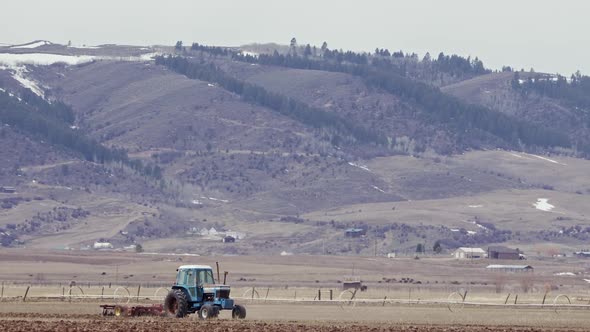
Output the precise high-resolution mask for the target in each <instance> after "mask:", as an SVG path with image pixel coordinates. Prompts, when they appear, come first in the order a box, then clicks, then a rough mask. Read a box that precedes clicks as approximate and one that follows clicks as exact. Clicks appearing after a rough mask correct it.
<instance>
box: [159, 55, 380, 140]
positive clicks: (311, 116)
mask: <svg viewBox="0 0 590 332" xmlns="http://www.w3.org/2000/svg"><path fill="white" fill-rule="evenodd" d="M156 64H158V65H163V66H166V67H168V68H170V69H171V70H174V71H176V72H178V73H180V74H183V75H185V76H187V77H189V78H192V79H199V80H203V81H207V82H213V83H217V84H219V85H220V86H221V87H223V88H224V89H226V90H228V91H230V92H233V93H236V94H238V95H240V96H241V97H242V98H244V100H246V101H248V102H252V103H255V104H258V105H261V106H264V107H267V108H270V109H271V110H274V111H276V112H278V113H280V114H283V115H285V116H288V117H290V118H292V119H295V120H297V121H300V122H302V123H304V124H306V125H309V126H311V127H314V128H323V129H327V130H329V131H331V134H332V137H331V138H330V139H331V140H332V142H335V141H337V142H341V141H343V140H347V139H348V140H349V141H350V142H351V143H354V142H356V143H373V144H376V145H386V144H387V142H388V141H387V138H386V137H385V136H383V135H380V134H378V133H375V132H374V131H372V130H369V129H366V128H364V127H362V126H360V125H358V124H356V123H354V122H353V121H351V120H349V119H346V118H344V117H342V116H340V115H338V114H336V113H333V112H328V111H325V110H322V109H318V108H314V107H311V106H309V105H307V104H305V103H303V102H301V101H297V100H295V99H293V98H289V97H286V96H284V95H281V94H278V93H274V92H270V91H267V90H266V89H264V88H263V87H261V86H258V85H255V84H251V83H247V82H244V81H242V80H239V79H237V78H234V77H232V76H230V75H229V74H227V73H225V72H224V71H222V70H221V69H219V68H217V67H216V66H215V65H214V64H211V63H204V62H197V61H190V60H188V59H187V58H184V57H180V56H159V57H157V58H156Z"/></svg>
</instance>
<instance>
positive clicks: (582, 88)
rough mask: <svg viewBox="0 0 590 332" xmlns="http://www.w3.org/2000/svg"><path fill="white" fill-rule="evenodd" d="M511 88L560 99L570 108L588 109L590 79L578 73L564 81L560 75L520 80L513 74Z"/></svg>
mask: <svg viewBox="0 0 590 332" xmlns="http://www.w3.org/2000/svg"><path fill="white" fill-rule="evenodd" d="M512 87H513V88H514V89H515V90H517V91H522V92H528V91H534V92H536V93H538V94H540V95H543V96H547V97H550V98H555V99H560V100H562V101H564V102H566V103H568V104H569V105H570V106H574V107H580V108H586V109H590V77H589V76H583V75H582V74H580V72H579V71H578V72H577V73H575V74H573V75H572V76H571V77H570V80H569V82H568V80H567V79H566V77H565V76H562V75H555V76H552V75H541V74H536V75H531V76H529V77H528V78H526V79H521V77H520V73H519V72H515V73H514V78H513V79H512Z"/></svg>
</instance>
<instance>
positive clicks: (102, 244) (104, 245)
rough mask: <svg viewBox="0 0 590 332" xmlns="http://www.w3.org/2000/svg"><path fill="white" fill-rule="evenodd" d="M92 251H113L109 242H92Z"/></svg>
mask: <svg viewBox="0 0 590 332" xmlns="http://www.w3.org/2000/svg"><path fill="white" fill-rule="evenodd" d="M93 248H94V249H113V245H112V244H111V243H110V242H94V246H93Z"/></svg>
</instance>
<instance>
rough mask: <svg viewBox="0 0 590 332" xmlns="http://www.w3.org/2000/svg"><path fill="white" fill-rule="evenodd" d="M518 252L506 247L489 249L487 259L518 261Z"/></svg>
mask: <svg viewBox="0 0 590 332" xmlns="http://www.w3.org/2000/svg"><path fill="white" fill-rule="evenodd" d="M520 257H521V255H520V250H518V249H512V248H507V247H501V246H500V247H489V248H488V258H489V259H514V260H518V259H520Z"/></svg>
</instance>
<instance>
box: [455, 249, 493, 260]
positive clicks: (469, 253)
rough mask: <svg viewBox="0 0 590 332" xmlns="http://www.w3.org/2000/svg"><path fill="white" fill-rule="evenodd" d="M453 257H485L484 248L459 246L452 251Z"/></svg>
mask: <svg viewBox="0 0 590 332" xmlns="http://www.w3.org/2000/svg"><path fill="white" fill-rule="evenodd" d="M453 257H455V258H456V259H467V258H469V259H475V258H484V257H486V252H485V250H483V249H481V248H466V247H461V248H458V249H457V250H455V252H454V253H453Z"/></svg>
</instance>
